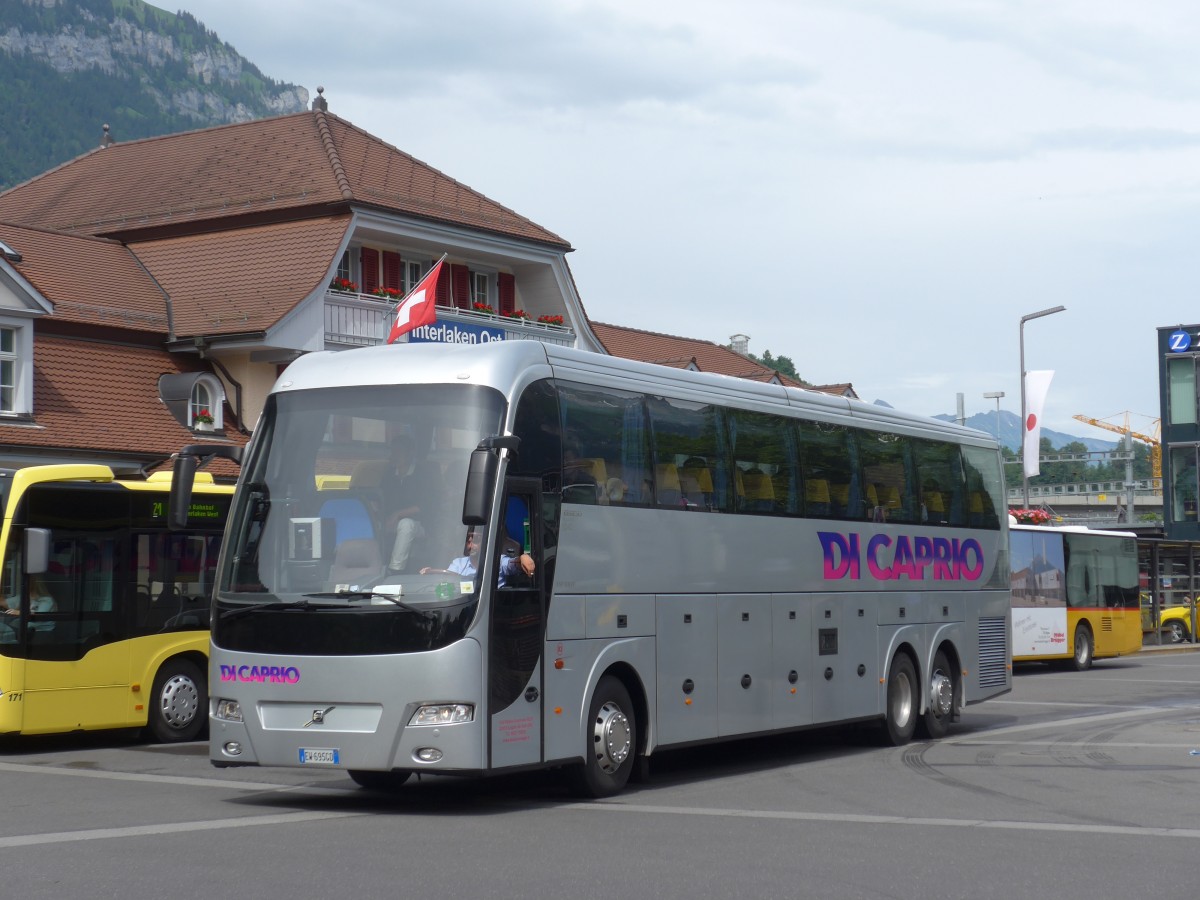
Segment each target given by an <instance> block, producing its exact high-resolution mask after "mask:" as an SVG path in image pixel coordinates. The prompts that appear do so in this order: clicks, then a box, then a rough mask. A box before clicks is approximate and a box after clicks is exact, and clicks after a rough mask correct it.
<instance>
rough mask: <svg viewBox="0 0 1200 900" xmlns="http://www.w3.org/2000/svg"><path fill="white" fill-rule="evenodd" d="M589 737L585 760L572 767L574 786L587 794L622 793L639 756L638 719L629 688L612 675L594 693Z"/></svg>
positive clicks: (589, 717) (610, 794)
mask: <svg viewBox="0 0 1200 900" xmlns="http://www.w3.org/2000/svg"><path fill="white" fill-rule="evenodd" d="M586 740H587V745H586V746H585V747H584V761H583V764H582V765H578V766H575V767H574V768H573V769H572V770H571V774H572V781H573V787H574V788H575V790H576V791H577V792H578V793H579V794H581V795H582V796H584V797H593V798H599V797H611V796H613V795H614V794H617V793H620V791H621V789H622V788H624V787H625V785H626V784H627V783H628V782H629V775H630V773H631V772H632V771H633V764H634V758H635V757H636V756H637V721H636V717H635V715H634V711H633V701H631V700H630V699H629V691H627V690H625V685H623V684H622V683H621V682H620V681H619V680H618V679H616V678H614V677H613V676H611V675H605V676H604V677H603V678H601V679H600V683H599V684H597V685H596V692H595V693H594V694H592V702H591V705H590V707H589V710H588V729H587V738H586Z"/></svg>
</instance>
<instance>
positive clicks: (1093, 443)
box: [934, 410, 1117, 451]
mask: <svg viewBox="0 0 1200 900" xmlns="http://www.w3.org/2000/svg"><path fill="white" fill-rule="evenodd" d="M934 418H935V419H941V420H942V421H943V422H957V421H958V419H957V418H956V417H955V416H952V415H950V414H948V413H942V414H941V415H937V416H934ZM966 425H967V427H968V428H975V429H977V430H979V431H986V432H987V433H988V434H990V435H995V434H996V413H995V412H989V413H975V415H973V416H969V417H968V418H967V422H966ZM1022 434H1024V431H1023V429H1022V428H1021V417H1020V416H1019V415H1017V414H1016V413H1013V412H1009V411H1008V410H1001V411H1000V443H1001V444H1002V445H1003V446H1005V447H1010V448H1012V449H1013V450H1019V449H1020V447H1021V436H1022ZM1042 437H1044V438H1049V439H1050V446H1052V447H1054V448H1055V449H1056V450H1058V449H1061V448H1062V447H1064V446H1065V445H1067V444H1071V443H1075V442H1076V441H1078V442H1079V443H1081V444H1083V445H1084V446H1085V447H1087V448H1088V450H1094V451H1107V450H1114V449H1116V446H1117V442H1116V441H1106V440H1104V439H1103V438H1094V437H1079V436H1077V435H1073V434H1065V433H1064V432H1061V431H1053V430H1051V429H1049V428H1043V429H1042Z"/></svg>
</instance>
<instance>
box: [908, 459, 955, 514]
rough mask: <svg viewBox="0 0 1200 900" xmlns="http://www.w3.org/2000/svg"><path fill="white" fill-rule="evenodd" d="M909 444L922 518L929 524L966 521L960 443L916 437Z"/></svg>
mask: <svg viewBox="0 0 1200 900" xmlns="http://www.w3.org/2000/svg"><path fill="white" fill-rule="evenodd" d="M909 445H910V447H911V448H912V455H913V464H914V466H915V468H916V484H917V485H918V487H919V499H920V504H921V518H922V520H923V521H925V522H928V523H929V524H930V525H965V524H966V512H965V505H964V502H963V500H964V497H965V495H966V482H965V480H964V478H963V466H962V457H961V455H960V454H959V452H958V447H957V446H956V445H954V444H946V443H943V442H941V441H925V440H920V439H916V438H914V439H913V440H912V441H910V442H909Z"/></svg>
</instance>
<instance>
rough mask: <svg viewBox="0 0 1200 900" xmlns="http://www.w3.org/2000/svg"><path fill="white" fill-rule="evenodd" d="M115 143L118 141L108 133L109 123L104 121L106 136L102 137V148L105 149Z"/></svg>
mask: <svg viewBox="0 0 1200 900" xmlns="http://www.w3.org/2000/svg"><path fill="white" fill-rule="evenodd" d="M114 143H116V141H114V140H113V136H112V135H111V134H109V133H108V123H107V122H105V123H104V136H103V137H101V138H100V149H101V150H103V149H104V148H105V147H109V146H111V145H112V144H114Z"/></svg>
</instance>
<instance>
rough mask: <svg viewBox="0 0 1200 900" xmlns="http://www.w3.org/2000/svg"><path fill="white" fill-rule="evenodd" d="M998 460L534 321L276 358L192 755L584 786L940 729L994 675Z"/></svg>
mask: <svg viewBox="0 0 1200 900" xmlns="http://www.w3.org/2000/svg"><path fill="white" fill-rule="evenodd" d="M195 449H197V451H199V448H195ZM189 455H190V449H189V452H188V453H185V454H182V455H181V459H185V458H188V457H189ZM190 464H191V465H194V464H195V461H194V460H192V461H191V462H190ZM1001 472H1002V469H1001V464H1000V458H999V454H998V452H997V447H996V444H995V441H994V440H992V439H991V438H989V437H988V436H987V435H985V434H982V433H980V432H976V431H972V430H968V429H963V428H959V427H956V426H953V425H950V424H947V423H943V422H939V421H936V420H931V419H925V418H921V417H916V416H910V415H905V414H902V413H898V412H896V411H894V410H891V409H884V408H880V407H876V406H869V405H866V404H862V403H857V402H852V401H848V400H845V399H842V398H836V397H830V396H828V395H824V394H820V393H815V392H809V391H803V390H796V389H791V388H784V387H781V386H778V385H770V384H758V383H754V382H748V381H743V380H738V379H732V378H727V377H723V376H717V375H708V374H702V373H693V372H686V371H677V370H673V369H669V368H665V367H661V366H654V365H646V364H640V363H634V362H630V361H627V360H621V359H616V358H613V357H608V356H602V355H596V354H591V353H586V352H582V351H577V350H573V349H568V348H562V347H555V346H551V345H546V344H542V343H538V342H532V341H521V342H507V343H497V344H492V345H487V346H470V347H466V346H444V345H432V344H430V345H409V346H404V347H395V346H390V347H388V346H384V347H374V348H365V349H358V350H350V351H342V352H338V353H314V354H311V355H308V356H305V357H303V358H301V359H299V360H297V361H296V362H295V363H293V364H292V365H291V366H290V367H289V368H288V369H287V370H286V372H285V373H284V374H283V376H282V377H281V378H280V380H279V382H278V383H277V384H276V386H275V388H274V390H273V391H272V394H271V396H270V398H269V400H268V402H267V404H266V409H265V410H264V413H263V416H262V419H261V422H260V424H259V426H258V428H257V430H256V432H255V436H254V439H253V441H252V443H251V445H250V447H249V448H248V450H247V453H246V457H245V462H244V465H243V470H242V475H241V479H240V481H239V484H238V488H237V492H236V496H235V500H234V508H233V511H232V513H231V516H230V522H229V526H228V529H227V531H226V537H225V545H224V547H223V550H222V555H221V561H220V563H219V579H218V583H217V590H216V591H215V593H214V597H213V609H212V613H213V614H212V642H213V643H212V654H211V681H210V683H211V701H210V712H211V722H210V725H211V732H210V734H211V748H210V755H211V759H212V762H213V764H214V765H217V766H246V765H271V766H300V767H303V766H312V767H326V768H329V767H333V768H339V769H344V770H345V771H347V772H348V774H349V776H350V777H351V778H353V779H354V780H355V781H356V782H358V783H359V784H361V785H363V786H366V787H373V788H384V789H386V788H391V787H395V786H397V785H399V784H401V783H402V782H403V781H404V780H405V779H407V778H408V777H409V775H410V774H411V773H412V772H422V771H424V772H432V773H440V774H487V773H499V772H507V771H515V770H517V769H520V768H530V767H562V768H564V769H565V770H566V771H567V772H569V773H570V774H571V776H572V777H573V780H574V782H575V784H576V786H577V787H578V789H579V790H580V791H581V792H582V793H583V794H585V795H590V796H606V795H610V794H613V793H615V792H617V791H619V790H621V788H622V787H623V786H624V785H625V783H626V781H627V780H628V778H629V776H630V773H631V772H632V771H633V770H634V769H635V768H636V767H637V766H638V765H640V764H641V763H642V762H644V761H645V760H647V759H648V758H649V757H650V756H651V755H652V754H653V753H654V752H656V751H658V750H660V749H662V748H668V747H678V746H681V745H685V744H694V743H699V742H706V741H715V740H722V739H728V738H734V737H739V736H746V735H752V734H762V733H766V732H777V731H784V730H792V729H803V728H807V727H812V726H820V725H828V724H830V723H837V722H851V721H869V720H877V721H878V722H879V723H880V734H881V736H882V738H883V739H884V740H885V741H886V742H887V743H890V744H896V745H899V744H903V743H905V742H907V741H908V740H909V739H910V738H911V737H912V736H913V734H914V732H915V731H918V730H919V731H920V732H921V733H922V734H923V735H926V736H930V737H938V736H941V735H943V734H944V733H945V732H946V730H947V728H948V727H949V724H950V722H951V721H952V720H954V719H955V718H957V716H958V715H959V713H960V712H961V711H962V709H963V708H964V707H965V706H966V705H968V704H972V703H976V702H979V701H982V700H984V699H986V698H989V697H993V696H996V695H998V694H1002V693H1004V692H1006V691H1008V690H1009V689H1010V688H1011V665H1010V650H1009V639H1010V634H1011V632H1010V622H1011V618H1010V617H1011V611H1010V605H1009V603H1010V593H1009V564H1008V557H1007V554H1008V536H1007V525H1006V522H1007V516H1006V515H1004V512H1005V506H1004V501H1003V496H1004V492H1003V481H1002V474H1001ZM175 482H176V484H187V483H190V480H188V479H185V478H178V477H177V478H176V479H175ZM178 499H179V498H173V502H178ZM518 561H519V562H520V565H518V564H517V563H518Z"/></svg>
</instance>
